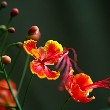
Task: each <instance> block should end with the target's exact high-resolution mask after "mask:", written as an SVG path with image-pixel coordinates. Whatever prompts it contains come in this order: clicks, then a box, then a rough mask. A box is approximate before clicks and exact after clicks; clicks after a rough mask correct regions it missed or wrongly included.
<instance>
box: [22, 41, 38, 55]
mask: <svg viewBox="0 0 110 110" xmlns="http://www.w3.org/2000/svg"><path fill="white" fill-rule="evenodd" d="M36 43H37V41H34V40H27V41H24V44H23V48H24V49H25V51H26V52H27V53H28V54H29V55H32V56H33V52H32V50H33V49H36Z"/></svg>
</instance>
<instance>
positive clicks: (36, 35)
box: [28, 32, 41, 41]
mask: <svg viewBox="0 0 110 110" xmlns="http://www.w3.org/2000/svg"><path fill="white" fill-rule="evenodd" d="M28 38H29V39H33V40H35V41H38V40H39V39H40V38H41V34H40V32H38V33H37V34H33V35H30V36H28Z"/></svg>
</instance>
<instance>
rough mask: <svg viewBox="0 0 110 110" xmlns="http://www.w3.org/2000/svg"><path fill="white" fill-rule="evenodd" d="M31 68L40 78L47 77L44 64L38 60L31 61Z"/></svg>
mask: <svg viewBox="0 0 110 110" xmlns="http://www.w3.org/2000/svg"><path fill="white" fill-rule="evenodd" d="M30 69H31V72H32V73H33V74H36V75H37V76H38V77H39V78H45V77H46V75H45V72H44V66H43V65H42V64H41V63H39V62H38V61H37V60H33V61H32V62H30Z"/></svg>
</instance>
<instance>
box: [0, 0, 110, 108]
mask: <svg viewBox="0 0 110 110" xmlns="http://www.w3.org/2000/svg"><path fill="white" fill-rule="evenodd" d="M7 5H8V4H7V2H5V1H4V2H2V3H1V5H0V11H1V10H2V9H4V8H5V7H6V6H7ZM18 14H19V10H18V9H17V8H13V9H12V10H11V11H10V18H9V22H8V24H7V25H6V26H5V25H0V31H1V33H0V38H2V39H3V42H1V44H0V75H2V76H3V78H4V79H2V80H0V110H13V109H16V110H23V108H24V103H25V100H26V97H27V93H28V90H29V87H30V83H31V81H32V77H33V76H38V77H39V78H41V79H44V78H46V79H48V80H51V81H53V80H54V81H55V80H57V79H58V78H59V77H61V82H60V84H59V90H60V91H63V89H65V90H67V92H68V93H69V95H70V97H72V99H73V100H75V101H76V102H81V103H88V102H90V101H92V100H93V99H95V97H94V96H92V97H89V94H90V93H91V92H92V91H93V89H95V88H107V89H110V77H108V78H106V79H104V80H100V81H97V82H93V81H92V79H91V77H90V76H89V75H87V74H85V73H84V72H83V71H82V70H81V69H80V68H79V67H78V65H77V61H78V60H77V54H76V51H75V49H74V48H67V47H64V46H63V45H62V44H60V43H59V42H58V41H54V40H47V41H46V42H45V44H44V46H40V47H38V46H37V44H38V43H39V40H40V38H41V33H40V31H39V28H38V27H37V26H32V27H31V28H29V30H28V31H27V33H28V36H26V38H24V40H23V41H21V42H15V43H12V44H6V40H7V37H8V33H14V32H15V28H14V27H12V26H11V24H12V20H13V18H14V17H16V16H17V15H18ZM11 46H15V47H16V48H19V52H18V54H17V55H16V59H15V60H14V63H13V65H11V58H10V56H9V55H7V54H6V53H7V51H8V49H9V47H11ZM22 50H23V51H22ZM21 52H26V53H27V59H26V61H25V65H24V68H23V72H22V76H21V78H20V84H19V85H18V87H16V84H15V83H14V82H13V81H12V80H11V75H12V72H13V68H15V64H16V62H17V61H18V57H19V55H20V53H21ZM70 54H72V55H70ZM30 56H32V57H33V58H34V60H32V61H30V60H29V58H30ZM70 56H73V58H71V57H70ZM29 62H30V63H29ZM9 64H10V65H11V69H10V71H8V72H7V71H6V68H5V66H6V65H9ZM28 65H29V66H30V71H31V73H32V74H31V75H32V76H31V78H30V80H29V82H28V84H27V85H28V86H27V87H26V91H24V97H23V101H20V100H19V94H20V92H21V87H22V85H23V81H24V77H25V75H26V70H27V67H28ZM50 66H53V67H54V69H55V70H51V68H50ZM74 70H75V71H77V72H78V74H73V73H74ZM21 102H22V104H21Z"/></svg>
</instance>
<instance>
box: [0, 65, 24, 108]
mask: <svg viewBox="0 0 110 110" xmlns="http://www.w3.org/2000/svg"><path fill="white" fill-rule="evenodd" d="M0 66H1V67H2V70H3V72H4V75H5V79H6V81H7V84H8V87H9V90H10V92H11V94H12V96H13V98H14V100H15V102H16V104H17V108H18V110H22V108H21V105H20V103H19V101H18V98H17V97H16V96H15V95H14V93H13V90H12V87H11V85H10V80H9V78H8V75H7V72H6V70H5V68H4V65H2V63H0Z"/></svg>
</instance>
